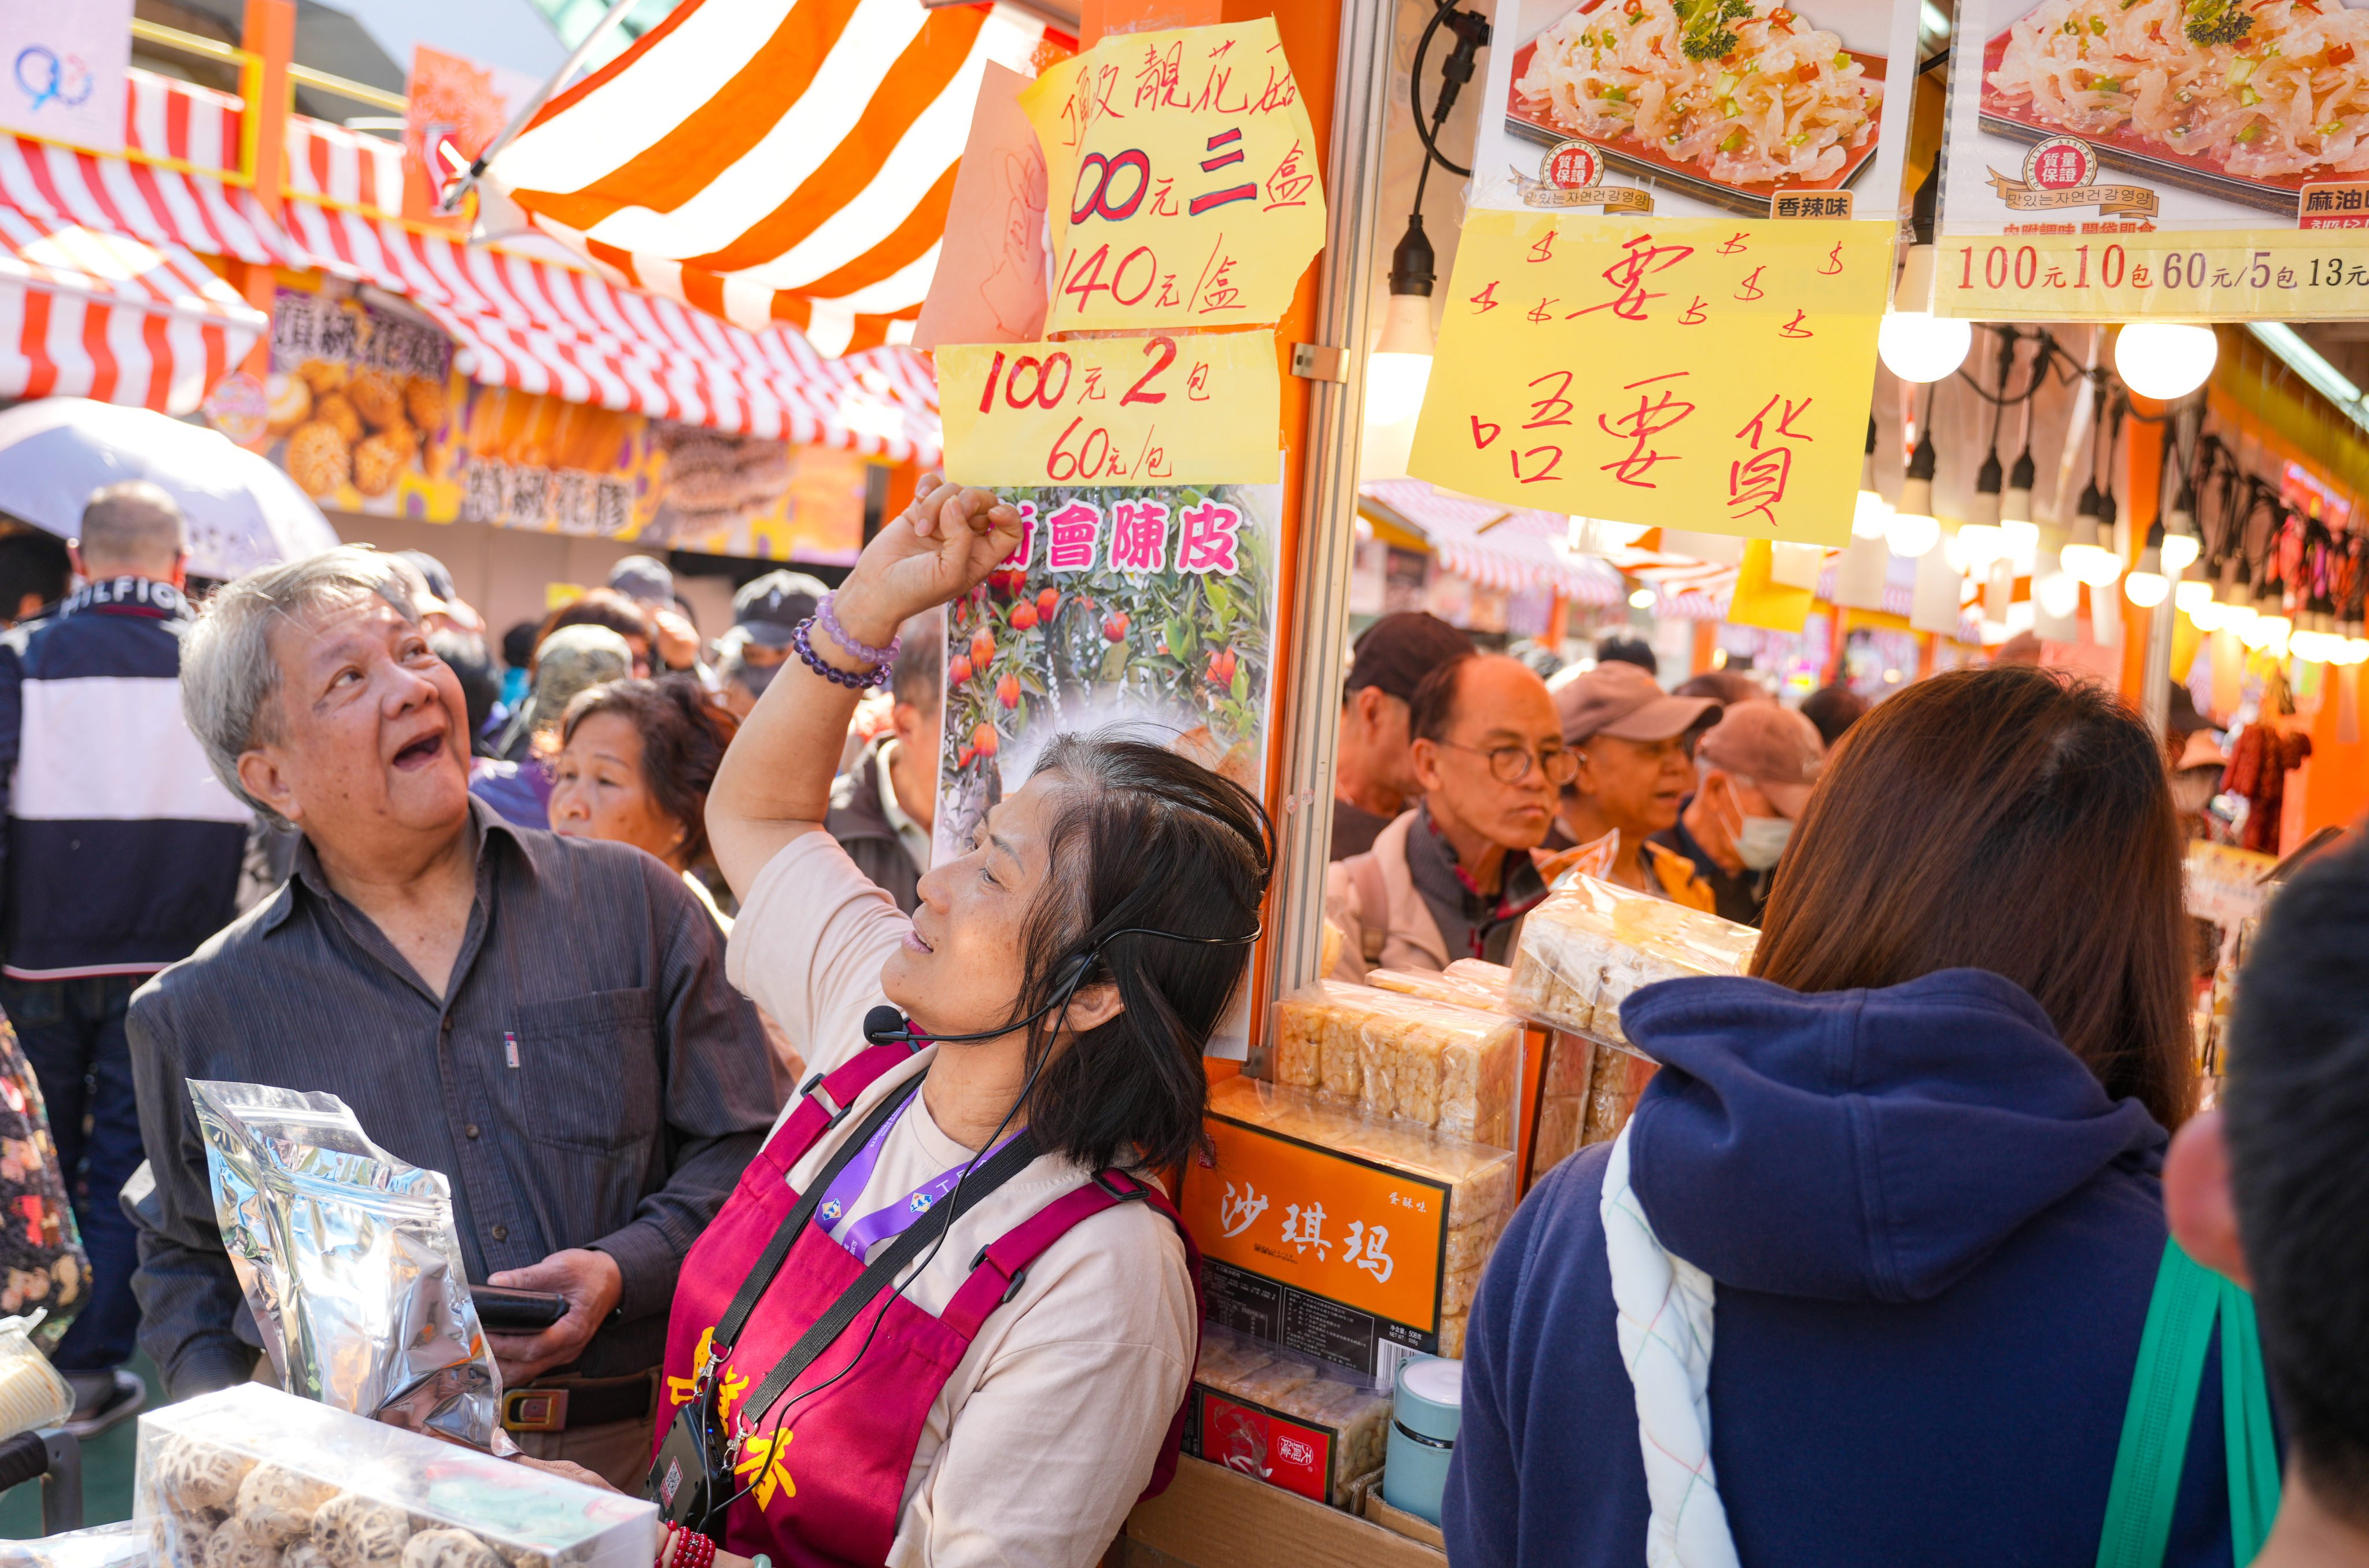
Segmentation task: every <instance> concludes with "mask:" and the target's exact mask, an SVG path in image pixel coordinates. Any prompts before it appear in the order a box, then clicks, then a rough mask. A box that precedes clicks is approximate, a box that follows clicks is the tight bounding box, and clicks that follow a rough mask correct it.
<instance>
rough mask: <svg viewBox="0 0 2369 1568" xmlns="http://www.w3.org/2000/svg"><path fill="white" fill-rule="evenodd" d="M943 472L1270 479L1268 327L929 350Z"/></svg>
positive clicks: (1272, 354) (1044, 479) (1271, 352)
mask: <svg viewBox="0 0 2369 1568" xmlns="http://www.w3.org/2000/svg"><path fill="white" fill-rule="evenodd" d="M937 361H938V396H939V400H940V406H941V407H942V409H943V411H944V419H945V452H946V459H945V471H946V475H947V477H948V478H951V479H952V480H954V481H955V482H956V484H960V485H1000V486H1005V485H1008V486H1030V485H1120V484H1128V485H1148V484H1162V485H1272V484H1274V483H1275V481H1276V475H1277V474H1278V473H1280V472H1281V469H1280V468H1279V467H1278V452H1279V450H1280V449H1279V448H1278V447H1277V446H1276V429H1277V428H1278V425H1279V422H1280V419H1281V417H1282V415H1281V409H1282V398H1283V391H1282V387H1283V376H1282V372H1281V369H1280V368H1279V367H1278V366H1277V364H1276V346H1275V334H1273V333H1272V332H1196V333H1186V334H1184V335H1182V336H1174V337H1171V336H1164V335H1155V336H1152V337H1149V338H1089V339H1085V340H1082V341H1079V342H1075V343H954V344H947V345H944V346H943V347H941V348H940V349H938V350H937Z"/></svg>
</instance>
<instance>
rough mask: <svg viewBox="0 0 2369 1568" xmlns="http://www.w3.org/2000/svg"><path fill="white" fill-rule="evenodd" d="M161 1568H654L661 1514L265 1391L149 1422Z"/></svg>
mask: <svg viewBox="0 0 2369 1568" xmlns="http://www.w3.org/2000/svg"><path fill="white" fill-rule="evenodd" d="M132 1506H133V1512H134V1514H135V1516H137V1517H138V1518H139V1519H141V1520H143V1521H144V1522H145V1523H146V1524H147V1525H148V1528H149V1533H150V1538H151V1540H152V1542H153V1544H154V1551H155V1557H154V1562H155V1563H156V1564H157V1568H647V1564H648V1563H649V1562H651V1561H652V1559H654V1558H655V1557H656V1556H657V1554H658V1509H657V1507H656V1506H655V1505H652V1504H649V1503H646V1502H643V1501H642V1500H641V1499H639V1498H635V1497H625V1496H621V1495H619V1494H616V1493H612V1492H602V1491H599V1490H596V1489H594V1488H592V1487H589V1486H583V1485H579V1484H578V1483H577V1482H572V1481H563V1480H561V1479H559V1478H558V1477H556V1476H551V1475H545V1474H544V1473H543V1472H542V1471H535V1470H531V1469H529V1468H528V1467H526V1466H525V1465H521V1464H513V1463H510V1462H509V1461H507V1460H503V1459H495V1458H493V1457H492V1456H490V1455H487V1454H484V1453H480V1452H478V1451H477V1450H475V1449H474V1448H457V1447H455V1446H453V1445H452V1444H450V1443H444V1442H440V1441H438V1440H437V1439H435V1438H433V1437H427V1436H421V1435H420V1434H418V1433H417V1432H408V1431H405V1430H404V1429H402V1428H400V1427H395V1426H388V1425H383V1424H381V1423H379V1422H375V1421H368V1420H364V1419H363V1418H362V1417H360V1416H358V1415H350V1414H348V1413H346V1412H344V1411H341V1410H333V1409H331V1408H330V1407H329V1406H327V1405H325V1404H318V1403H315V1402H313V1401H311V1400H303V1399H295V1398H292V1397H291V1396H289V1395H287V1394H284V1393H281V1392H280V1391H278V1390H276V1389H269V1388H265V1387H262V1386H260V1385H258V1384H245V1385H242V1386H240V1387H238V1388H234V1389H224V1390H223V1391H221V1392H219V1393H213V1394H207V1395H205V1396H203V1397H202V1398H199V1399H194V1400H190V1401H189V1402H187V1403H184V1404H176V1405H170V1406H167V1407H166V1409H163V1410H158V1411H152V1412H150V1413H147V1414H145V1415H143V1416H142V1417H141V1418H140V1454H139V1462H138V1469H137V1473H136V1476H135V1479H134V1481H133V1493H132Z"/></svg>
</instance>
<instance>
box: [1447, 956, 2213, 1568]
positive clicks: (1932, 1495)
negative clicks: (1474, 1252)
mask: <svg viewBox="0 0 2369 1568" xmlns="http://www.w3.org/2000/svg"><path fill="white" fill-rule="evenodd" d="M1621 1023H1622V1024H1623V1025H1624V1026H1625V1027H1626V1028H1627V1030H1628V1031H1629V1034H1630V1036H1631V1038H1633V1039H1634V1040H1635V1041H1636V1042H1637V1043H1638V1045H1639V1046H1640V1047H1642V1048H1643V1049H1645V1050H1646V1051H1648V1052H1649V1053H1651V1054H1652V1055H1653V1056H1654V1058H1655V1059H1658V1060H1660V1061H1661V1062H1662V1063H1663V1064H1664V1066H1663V1068H1662V1070H1661V1071H1660V1073H1658V1074H1657V1075H1656V1076H1655V1078H1654V1082H1653V1083H1652V1085H1651V1086H1650V1087H1649V1088H1648V1089H1647V1090H1646V1092H1645V1093H1644V1094H1643V1095H1642V1097H1641V1098H1640V1100H1639V1103H1638V1106H1637V1113H1636V1118H1635V1123H1634V1130H1633V1131H1632V1133H1631V1138H1630V1162H1631V1185H1632V1186H1633V1188H1634V1190H1635V1192H1636V1194H1637V1196H1638V1198H1639V1200H1640V1202H1641V1203H1642V1205H1643V1207H1644V1210H1645V1214H1646V1217H1647V1218H1648V1219H1651V1220H1652V1221H1653V1225H1654V1232H1655V1234H1656V1235H1658V1236H1659V1237H1660V1238H1661V1241H1662V1243H1663V1245H1665V1247H1667V1248H1669V1249H1670V1251H1671V1252H1673V1253H1676V1254H1677V1255H1678V1256H1679V1257H1682V1258H1685V1259H1687V1260H1688V1262H1690V1263H1693V1264H1695V1265H1699V1267H1701V1268H1702V1269H1703V1270H1705V1271H1706V1272H1707V1273H1709V1274H1710V1275H1711V1277H1712V1279H1713V1280H1715V1281H1716V1282H1717V1302H1716V1306H1715V1309H1714V1312H1713V1325H1712V1352H1711V1459H1712V1461H1713V1463H1714V1465H1715V1466H1716V1468H1717V1471H1718V1478H1719V1489H1720V1494H1721V1496H1722V1498H1723V1499H1724V1501H1725V1503H1726V1506H1727V1516H1728V1523H1729V1527H1730V1528H1731V1529H1732V1531H1733V1532H1734V1539H1735V1545H1736V1551H1737V1555H1738V1557H1739V1559H1740V1560H1741V1562H1743V1564H1744V1568H1837V1565H1840V1564H1865V1563H1903V1564H1915V1565H1917V1568H1937V1565H1940V1564H1951V1563H1963V1564H1967V1565H1968V1568H1975V1565H1980V1568H2006V1565H2008V1564H2035V1565H2040V1564H2045V1565H2048V1568H2091V1565H2092V1564H2094V1563H2095V1562H2096V1561H2097V1556H2098V1540H2099V1535H2100V1528H2101V1526H2102V1524H2103V1522H2104V1518H2105V1513H2106V1493H2107V1489H2108V1486H2109V1484H2110V1482H2111V1481H2112V1476H2113V1470H2114V1451H2115V1448H2116V1445H2117V1443H2118V1442H2119V1441H2120V1438H2121V1436H2122V1427H2123V1410H2124V1408H2125V1406H2126V1404H2127V1402H2128V1401H2129V1397H2130V1386H2131V1374H2132V1370H2133V1368H2134V1366H2135V1364H2136V1362H2137V1359H2138V1347H2139V1333H2140V1330H2141V1328H2142V1326H2143V1325H2144V1324H2145V1322H2146V1312H2147V1301H2148V1298H2149V1296H2150V1294H2151V1293H2152V1291H2153V1289H2154V1286H2155V1276H2156V1270H2157V1266H2158V1265H2159V1264H2160V1263H2161V1261H2162V1256H2163V1247H2164V1239H2165V1226H2164V1218H2163V1194H2162V1187H2161V1184H2160V1182H2159V1180H2158V1172H2159V1171H2160V1169H2161V1166H2162V1157H2163V1150H2164V1145H2165V1142H2166V1138H2165V1134H2164V1131H2163V1129H2162V1128H2161V1127H2158V1126H2157V1125H2156V1122H2155V1120H2154V1118H2153V1117H2152V1116H2149V1115H2148V1114H2147V1113H2146V1110H2145V1109H2143V1108H2142V1107H2141V1106H2140V1105H2139V1104H2137V1102H2135V1101H2132V1100H2123V1101H2120V1102H2116V1101H2113V1100H2111V1099H2109V1098H2108V1097H2107V1095H2106V1093H2105V1091H2104V1090H2103V1089H2102V1088H2101V1087H2100V1085H2099V1083H2098V1081H2097V1080H2096V1079H2095V1078H2094V1077H2092V1076H2091V1075H2090V1073H2089V1070H2088V1069H2087V1068H2085V1067H2083V1066H2082V1065H2081V1063H2080V1061H2079V1060H2078V1059H2076V1058H2075V1057H2074V1056H2073V1054H2072V1053H2071V1052H2070V1051H2068V1050H2067V1049H2066V1047H2065V1046H2064V1044H2063V1043H2062V1042H2061V1041H2060V1040H2059V1039H2058V1038H2057V1036H2056V1031H2055V1028H2054V1025H2053V1024H2051V1023H2050V1022H2049V1019H2048V1015H2047V1014H2046V1013H2043V1012H2042V1011H2041V1009H2040V1006H2039V1004H2038V1003H2036V1002H2034V1001H2032V1000H2031V997H2030V996H2028V995H2026V994H2025V993H2024V991H2023V990H2021V988H2020V987H2018V986H2016V985H2015V984H2013V983H2012V982H2010V981H2009V980H2006V979H2001V978H1999V977H1998V976H1997V975H1993V974H1989V973H1986V972H1984V971H1982V970H1977V969H1952V970H1947V971H1944V972H1942V973H1940V974H1934V975H1928V976H1925V977H1923V978H1921V979H1916V980H1912V981H1910V982H1909V983H1907V984H1905V985H1900V986H1893V987H1889V988H1886V989H1884V990H1855V991H1838V992H1830V993H1826V994H1822V995H1811V996H1804V995H1799V994H1796V993H1795V992H1793V991H1790V990H1785V989H1784V988H1783V987H1781V986H1777V985H1772V984H1769V983H1768V982H1767V981H1765V980H1753V979H1693V980H1673V981H1669V982H1666V983H1664V984H1661V985H1657V986H1652V987H1648V988H1646V989H1645V990H1640V991H1638V992H1637V993H1636V994H1635V995H1634V996H1633V997H1631V999H1630V1000H1629V1001H1628V1002H1627V1003H1626V1004H1625V1005H1624V1006H1623V1007H1622V1009H1621ZM1609 1154H1610V1149H1609V1146H1608V1145H1605V1146H1598V1147H1596V1148H1592V1149H1586V1150H1581V1151H1580V1152H1579V1153H1577V1154H1575V1155H1574V1156H1572V1157H1571V1158H1570V1159H1568V1160H1566V1161H1564V1162H1562V1164H1561V1165H1559V1166H1557V1167H1556V1168H1555V1170H1554V1171H1553V1172H1552V1173H1550V1174H1549V1175H1548V1176H1547V1177H1546V1179H1545V1180H1543V1181H1542V1182H1540V1183H1539V1185H1538V1186H1537V1188H1536V1189H1534V1190H1533V1191H1532V1192H1531V1193H1530V1195H1529V1196H1528V1198H1527V1199H1526V1200H1525V1201H1524V1202H1523V1204H1522V1207H1521V1208H1520V1210H1519V1211H1518V1212H1517V1213H1516V1215H1515V1216H1514V1219H1513V1222H1512V1223H1511V1224H1510V1225H1509V1226H1508V1227H1507V1229H1506V1231H1505V1239H1504V1240H1503V1241H1502V1242H1500V1243H1499V1244H1498V1247H1497V1251H1496V1253H1495V1255H1494V1256H1493V1257H1492V1258H1491V1260H1490V1262H1489V1268H1488V1272H1487V1275H1486V1276H1484V1278H1483V1279H1482V1285H1481V1292H1480V1297H1479V1299H1478V1301H1477V1302H1476V1303H1475V1305H1474V1308H1473V1311H1472V1317H1471V1324H1470V1326H1469V1328H1468V1330H1467V1333H1466V1341H1465V1356H1466V1360H1465V1369H1464V1419H1463V1431H1462V1436H1461V1437H1460V1438H1459V1441H1458V1444H1457V1448H1456V1457H1455V1462H1454V1466H1453V1468H1452V1470H1451V1471H1450V1473H1449V1478H1448V1495H1447V1503H1446V1507H1447V1515H1446V1521H1445V1522H1446V1528H1447V1533H1448V1557H1449V1560H1450V1561H1451V1562H1454V1563H1455V1565H1456V1568H1510V1565H1512V1564H1516V1563H1518V1564H1521V1565H1522V1568H1549V1565H1551V1568H1636V1565H1637V1564H1639V1563H1641V1562H1643V1561H1644V1551H1645V1520H1646V1512H1647V1505H1646V1494H1645V1471H1644V1464H1643V1461H1642V1459H1641V1458H1640V1457H1639V1452H1638V1438H1637V1407H1636V1402H1635V1398H1634V1395H1633V1392H1632V1391H1631V1386H1630V1381H1629V1376H1628V1373H1627V1372H1626V1371H1625V1370H1624V1369H1623V1368H1622V1367H1621V1364H1620V1352H1619V1342H1618V1341H1617V1339H1616V1338H1615V1333H1614V1326H1613V1320H1614V1314H1613V1306H1612V1286H1611V1279H1610V1275H1609V1272H1608V1265H1607V1264H1606V1262H1605V1253H1604V1227H1603V1224H1602V1221H1601V1220H1600V1219H1598V1218H1597V1202H1598V1199H1599V1197H1600V1196H1601V1194H1602V1191H1603V1185H1604V1168H1605V1164H1606V1162H1607V1160H1608V1158H1609ZM2165 1561H2166V1562H2167V1563H2169V1564H2174V1565H2178V1568H2189V1565H2192V1564H2208V1563H2209V1564H2227V1563H2228V1562H2230V1545H2229V1518H2228V1495H2227V1482H2226V1462H2225V1458H2224V1448H2223V1443H2222V1437H2221V1398H2220V1372H2219V1361H2218V1356H2217V1348H2216V1351H2215V1358H2214V1359H2213V1360H2211V1361H2209V1362H2208V1363H2207V1365H2206V1367H2205V1370H2204V1382H2203V1391H2202V1393H2201V1395H2200V1397H2199V1399H2198V1401H2197V1406H2196V1417H2195V1425H2194V1426H2193V1428H2192V1433H2191V1439H2190V1442H2189V1446H2188V1459H2187V1469H2186V1471H2185V1474H2184V1477H2183V1480H2182V1484H2181V1493H2180V1503H2179V1507H2178V1511H2177V1513H2176V1514H2175V1516H2174V1521H2173V1528H2172V1536H2171V1543H2170V1549H2169V1552H2168V1554H2167V1556H2166V1559H2165Z"/></svg>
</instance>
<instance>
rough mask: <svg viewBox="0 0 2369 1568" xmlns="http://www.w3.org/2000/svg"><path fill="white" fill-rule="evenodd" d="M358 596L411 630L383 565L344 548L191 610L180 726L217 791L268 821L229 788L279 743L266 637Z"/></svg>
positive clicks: (255, 578) (397, 584)
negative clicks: (258, 754) (194, 613)
mask: <svg viewBox="0 0 2369 1568" xmlns="http://www.w3.org/2000/svg"><path fill="white" fill-rule="evenodd" d="M364 594H376V595H377V596H378V597H379V598H381V599H383V600H384V601H386V602H387V603H388V604H390V605H392V606H394V608H395V612H396V613H397V614H399V615H401V616H402V617H403V618H404V619H405V620H406V621H409V622H411V623H412V624H415V625H417V624H418V621H419V615H418V612H417V611H416V610H414V609H413V607H412V602H411V595H410V592H409V591H408V589H407V588H406V584H405V582H404V580H403V578H402V577H401V576H400V575H399V574H397V573H396V572H395V569H394V567H392V566H390V565H389V564H388V560H387V557H386V556H384V555H380V554H379V553H378V552H377V551H375V550H372V549H370V548H369V547H367V546H363V545H353V544H345V545H340V546H338V548H337V549H334V550H324V551H322V552H321V553H320V554H319V555H308V556H306V557H304V558H303V560H301V561H288V562H283V563H282V564H280V566H277V567H267V568H266V569H264V570H262V571H259V572H251V573H249V574H248V575H247V576H246V577H243V578H239V579H237V580H236V581H235V582H229V583H225V584H223V586H222V587H221V588H219V589H215V590H214V591H213V592H212V593H211V594H209V595H208V596H207V597H206V601H205V602H204V603H203V604H201V605H200V606H199V607H198V618H197V622H196V624H193V625H192V626H190V628H189V633H188V635H186V636H184V637H183V638H182V641H181V717H182V718H183V719H184V720H186V721H187V722H188V724H189V732H190V733H191V734H193V735H195V736H196V737H197V738H198V744H199V746H200V747H201V748H202V749H203V750H204V751H205V754H206V761H207V762H208V763H209V764H210V765H212V768H213V771H214V777H216V778H218V779H220V780H222V782H223V788H225V789H227V790H229V791H230V792H231V794H233V795H236V796H237V797H238V798H239V799H241V800H243V801H245V802H246V804H247V805H249V806H251V807H254V808H255V809H256V810H257V811H258V812H260V813H262V814H263V815H264V816H265V817H266V818H269V819H270V820H272V821H275V822H277V821H279V820H280V817H279V814H278V813H276V812H274V811H273V810H272V809H271V808H270V807H268V806H266V805H264V804H263V802H261V801H259V800H257V799H256V798H255V796H253V795H249V794H247V792H246V786H245V785H244V784H240V783H239V781H238V760H239V758H240V757H241V756H243V755H245V754H246V752H248V751H251V750H254V749H255V748H256V747H257V746H259V745H262V744H265V743H267V742H269V741H271V740H274V739H276V738H278V736H277V733H276V725H275V722H274V720H275V715H274V714H273V712H272V707H271V699H272V697H273V696H274V695H275V694H276V693H277V692H279V690H280V660H279V659H278V658H276V657H274V656H273V654H272V651H271V628H272V626H273V624H275V623H278V622H280V621H283V620H285V621H301V620H303V619H305V618H306V617H309V616H310V615H312V614H313V613H314V612H316V611H319V610H321V609H322V608H324V607H325V606H327V605H331V604H336V603H340V602H343V601H349V600H352V599H356V598H360V596H362V595H364Z"/></svg>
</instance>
